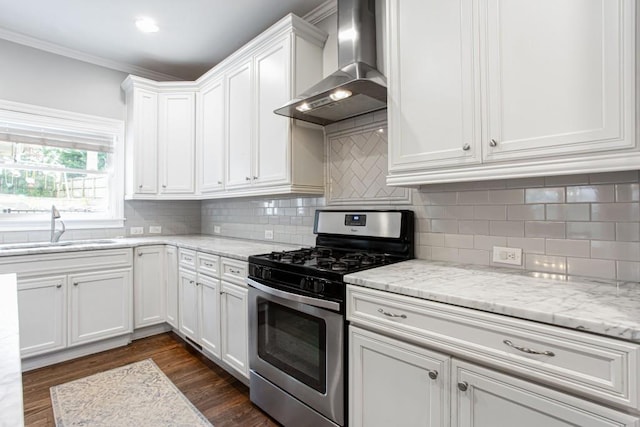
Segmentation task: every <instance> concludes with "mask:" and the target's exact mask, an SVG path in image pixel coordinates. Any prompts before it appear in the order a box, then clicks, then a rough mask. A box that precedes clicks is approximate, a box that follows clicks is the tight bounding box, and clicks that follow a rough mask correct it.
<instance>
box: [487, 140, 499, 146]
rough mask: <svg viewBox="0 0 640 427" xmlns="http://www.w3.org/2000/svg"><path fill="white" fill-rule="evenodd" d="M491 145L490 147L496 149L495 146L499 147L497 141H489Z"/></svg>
mask: <svg viewBox="0 0 640 427" xmlns="http://www.w3.org/2000/svg"><path fill="white" fill-rule="evenodd" d="M489 145H490V146H491V147H495V146H497V145H498V141H496V140H495V139H492V140H491V141H489Z"/></svg>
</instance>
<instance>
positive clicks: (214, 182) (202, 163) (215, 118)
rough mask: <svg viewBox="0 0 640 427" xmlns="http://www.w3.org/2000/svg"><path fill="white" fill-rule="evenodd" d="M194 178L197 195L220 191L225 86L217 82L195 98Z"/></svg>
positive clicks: (222, 163)
mask: <svg viewBox="0 0 640 427" xmlns="http://www.w3.org/2000/svg"><path fill="white" fill-rule="evenodd" d="M196 111H197V118H196V174H197V177H198V179H197V187H198V191H199V192H200V193H201V194H207V193H212V192H217V191H222V190H224V171H225V169H224V167H225V161H224V142H225V124H224V123H225V120H226V112H225V85H224V80H223V79H222V78H221V79H218V80H215V81H213V82H211V83H210V84H208V85H206V86H205V87H203V88H202V89H201V90H200V91H199V92H198V93H197V94H196Z"/></svg>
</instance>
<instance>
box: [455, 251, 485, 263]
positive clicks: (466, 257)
mask: <svg viewBox="0 0 640 427" xmlns="http://www.w3.org/2000/svg"><path fill="white" fill-rule="evenodd" d="M458 257H459V262H462V263H465V264H476V265H491V252H489V251H483V250H479V249H460V250H459V251H458Z"/></svg>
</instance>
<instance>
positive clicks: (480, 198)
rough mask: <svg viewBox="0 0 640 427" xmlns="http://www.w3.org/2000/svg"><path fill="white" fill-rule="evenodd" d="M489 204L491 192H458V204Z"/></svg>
mask: <svg viewBox="0 0 640 427" xmlns="http://www.w3.org/2000/svg"><path fill="white" fill-rule="evenodd" d="M488 203H489V191H486V190H484V191H463V192H458V204H460V205H485V204H488Z"/></svg>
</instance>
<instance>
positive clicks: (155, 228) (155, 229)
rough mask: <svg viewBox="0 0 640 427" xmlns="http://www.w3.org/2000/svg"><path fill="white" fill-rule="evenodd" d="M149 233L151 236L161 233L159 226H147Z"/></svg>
mask: <svg viewBox="0 0 640 427" xmlns="http://www.w3.org/2000/svg"><path fill="white" fill-rule="evenodd" d="M149 233H151V234H160V233H162V226H160V225H150V226H149Z"/></svg>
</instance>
